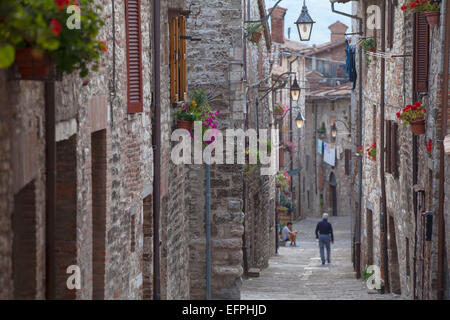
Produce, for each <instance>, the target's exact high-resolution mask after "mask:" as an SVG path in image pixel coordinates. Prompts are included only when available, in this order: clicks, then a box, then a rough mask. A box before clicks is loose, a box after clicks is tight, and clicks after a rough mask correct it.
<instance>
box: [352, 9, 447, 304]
mask: <svg viewBox="0 0 450 320" xmlns="http://www.w3.org/2000/svg"><path fill="white" fill-rule="evenodd" d="M370 4H378V5H379V4H380V3H379V2H377V1H364V6H362V7H361V6H360V7H359V8H358V11H359V12H360V13H361V12H365V8H366V6H367V5H370ZM394 15H395V17H394V19H393V21H394V30H395V31H394V34H395V38H394V42H393V48H392V49H389V48H388V49H387V52H388V53H389V52H391V53H395V54H412V55H413V54H414V52H413V25H414V18H413V15H412V14H411V13H406V14H404V13H403V12H402V11H401V10H400V6H398V7H395V11H394ZM366 32H367V34H368V35H370V36H374V37H376V39H377V43H378V44H379V43H381V38H380V36H381V32H380V31H379V30H378V31H377V32H374V31H371V30H366ZM439 39H440V34H439V29H438V28H432V29H431V32H430V48H431V51H430V71H429V90H428V95H426V96H423V97H419V96H417V95H416V94H415V93H414V92H413V88H412V79H413V59H412V58H404V59H403V58H395V59H386V92H385V95H384V97H383V98H384V99H385V104H386V115H385V119H386V120H392V121H397V118H396V113H397V112H399V111H401V109H402V108H403V107H404V106H405V105H406V104H412V103H414V102H415V101H421V102H422V103H423V104H424V105H425V106H426V108H427V118H426V121H427V126H426V127H427V131H426V134H425V135H422V136H417V138H414V137H413V134H412V133H411V131H410V129H409V126H406V127H405V128H403V127H402V126H401V125H400V126H399V141H398V143H399V145H398V147H399V158H400V159H399V177H398V178H396V177H395V176H394V175H392V174H390V173H381V172H380V151H379V148H377V149H378V150H377V161H376V162H373V161H371V160H369V159H367V157H366V156H364V157H363V159H364V160H363V162H364V167H363V172H364V178H363V179H364V184H363V202H362V212H361V215H362V232H363V233H362V245H361V248H362V250H361V261H362V262H361V266H362V268H364V267H365V265H366V264H368V263H369V262H372V261H373V263H374V264H377V265H381V263H382V257H383V255H382V241H381V239H382V236H383V229H382V225H381V224H380V220H381V219H382V215H381V200H382V198H381V197H382V193H381V178H380V175H381V174H385V178H386V202H387V212H386V214H387V216H388V225H387V226H385V228H384V230H385V232H387V233H388V244H387V248H388V260H389V265H388V268H389V279H390V285H391V290H393V291H394V292H397V293H400V292H401V294H402V295H404V296H405V297H408V298H412V297H414V296H415V297H417V298H419V299H434V298H435V297H436V275H437V273H436V271H437V222H438V217H437V214H436V213H437V211H438V172H439V170H438V166H439V156H438V148H437V147H436V145H437V143H436V142H434V143H433V145H434V147H433V150H432V153H431V155H430V156H429V155H428V154H427V152H426V144H427V142H428V141H429V140H431V141H436V139H437V128H436V123H437V119H436V114H437V109H438V105H437V104H436V94H437V92H438V90H439V81H438V80H437V77H438V65H439V57H440V55H439V51H440V50H441V47H440V42H439ZM371 59H372V62H371V64H370V66H369V67H365V68H364V74H363V75H362V76H363V80H364V89H363V90H364V92H363V96H364V105H363V108H364V110H365V113H364V132H363V135H364V138H363V139H364V149H365V148H366V146H370V145H371V144H372V143H373V142H374V141H376V142H377V145H378V146H379V145H381V141H380V127H381V123H380V120H379V119H380V94H381V93H380V87H379V85H380V75H381V70H380V66H381V60H380V58H375V57H371ZM355 96H356V97H357V92H355ZM414 139H416V142H414ZM415 143H416V146H417V147H414V145H415ZM414 149H416V151H414ZM365 154H366V153H365ZM415 155H417V158H416V161H415V160H414V157H415ZM414 163H416V165H417V172H415V171H414V169H413V168H414ZM414 177H415V178H414ZM415 195H416V196H417V199H418V200H417V201H418V204H417V207H416V208H415V201H416V200H415ZM422 199H423V200H424V201H423V204H422V205H421V203H422V201H421V200H422ZM423 211H431V212H433V216H434V217H433V235H432V240H431V241H426V240H425V239H424V237H423V234H424V230H425V220H424V218H422V216H421V214H422V212H423ZM370 212H372V217H373V232H372V231H371V232H369V231H370V230H369V229H368V228H369V227H368V223H369V220H368V218H369V216H370ZM371 225H372V224H371ZM372 244H373V247H372ZM371 255H372V256H371ZM414 261H417V262H416V265H414ZM414 288H415V292H414Z"/></svg>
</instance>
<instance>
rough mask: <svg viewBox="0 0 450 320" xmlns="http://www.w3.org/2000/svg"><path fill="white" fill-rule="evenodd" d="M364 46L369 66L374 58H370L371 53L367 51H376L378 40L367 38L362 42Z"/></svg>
mask: <svg viewBox="0 0 450 320" xmlns="http://www.w3.org/2000/svg"><path fill="white" fill-rule="evenodd" d="M362 46H363V49H364V51H366V54H365V57H366V66H367V67H369V66H370V63H371V62H372V60H371V59H370V57H369V54H368V53H367V52H375V51H376V49H377V42H376V41H375V39H373V38H370V39H366V40H364V41H363V42H362Z"/></svg>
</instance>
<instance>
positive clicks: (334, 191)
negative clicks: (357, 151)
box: [300, 84, 352, 218]
mask: <svg viewBox="0 0 450 320" xmlns="http://www.w3.org/2000/svg"><path fill="white" fill-rule="evenodd" d="M350 94H351V87H350V84H345V85H341V86H337V87H323V88H320V89H315V90H313V89H312V90H311V91H310V92H308V93H307V96H306V123H305V134H304V141H305V144H306V145H307V148H306V152H305V153H304V154H303V155H302V160H303V161H302V162H303V164H304V171H303V172H302V173H301V175H300V179H301V180H302V183H303V184H304V185H305V187H304V189H303V192H302V194H301V200H302V201H301V203H302V211H303V212H304V213H305V215H306V216H310V217H318V218H319V217H321V215H322V213H324V212H327V213H328V214H329V215H330V216H348V215H350V213H351V202H350V198H349V194H351V190H352V189H351V181H352V179H351V170H350V168H351V157H352V154H351V142H352V136H351V131H350V126H351V110H350V109H351V103H350ZM334 130H335V134H334V133H333V131H334ZM330 148H331V149H333V150H334V151H331V153H330V154H333V157H330V158H328V157H326V154H327V152H328V151H329V150H330ZM327 149H329V150H327ZM333 160H334V163H332V162H333Z"/></svg>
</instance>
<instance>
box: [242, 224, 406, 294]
mask: <svg viewBox="0 0 450 320" xmlns="http://www.w3.org/2000/svg"><path fill="white" fill-rule="evenodd" d="M318 221H319V220H318V219H309V218H308V219H305V220H302V221H300V222H297V223H295V224H294V229H295V230H298V231H299V234H298V236H297V247H290V246H289V245H287V246H286V247H280V249H279V255H277V256H274V257H272V258H271V259H270V261H269V267H268V268H267V269H264V270H262V271H261V275H260V277H259V278H250V279H246V280H244V283H243V286H242V291H241V298H242V299H243V300H247V299H254V300H332V299H338V300H378V299H380V300H384V299H399V298H400V297H399V296H395V295H390V294H387V295H382V294H378V293H376V291H371V290H369V289H367V287H366V285H365V283H364V282H363V281H362V280H358V279H356V278H355V273H354V271H353V264H352V261H351V242H350V239H351V236H350V228H349V226H350V218H349V217H330V220H329V221H330V223H331V224H332V225H333V231H334V238H335V241H334V245H333V244H332V245H331V264H326V265H322V263H321V261H320V253H319V245H318V242H317V240H316V239H315V234H314V231H315V227H316V224H317V222H318ZM369 292H370V293H369Z"/></svg>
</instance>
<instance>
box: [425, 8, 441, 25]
mask: <svg viewBox="0 0 450 320" xmlns="http://www.w3.org/2000/svg"><path fill="white" fill-rule="evenodd" d="M423 14H424V16H425V17H426V18H427V22H428V25H430V26H436V25H437V24H439V16H440V13H439V11H424V12H423Z"/></svg>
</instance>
